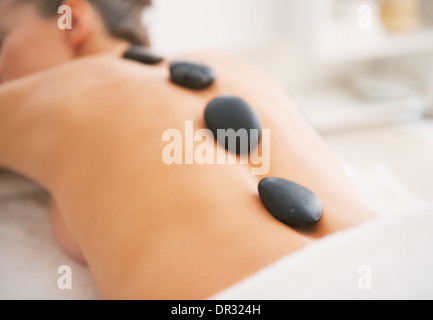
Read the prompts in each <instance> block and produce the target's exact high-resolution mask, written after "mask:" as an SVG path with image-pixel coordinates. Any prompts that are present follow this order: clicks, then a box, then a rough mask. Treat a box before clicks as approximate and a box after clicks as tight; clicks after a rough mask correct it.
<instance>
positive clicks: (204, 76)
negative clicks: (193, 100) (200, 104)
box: [170, 61, 215, 90]
mask: <svg viewBox="0 0 433 320" xmlns="http://www.w3.org/2000/svg"><path fill="white" fill-rule="evenodd" d="M170 74H171V80H172V81H173V82H174V83H176V84H178V85H180V86H182V87H185V88H189V89H195V90H200V89H206V88H207V87H209V86H210V85H211V84H212V83H213V82H214V81H215V72H214V71H213V70H212V69H211V68H209V67H208V66H205V65H203V64H200V63H196V62H191V61H175V62H173V63H172V64H171V65H170Z"/></svg>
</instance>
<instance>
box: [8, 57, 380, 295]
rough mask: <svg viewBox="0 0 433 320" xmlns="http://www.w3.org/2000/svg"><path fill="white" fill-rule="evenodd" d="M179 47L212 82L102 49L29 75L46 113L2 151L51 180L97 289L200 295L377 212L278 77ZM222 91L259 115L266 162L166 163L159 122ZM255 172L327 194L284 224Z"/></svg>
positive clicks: (165, 125)
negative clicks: (185, 79) (175, 78)
mask: <svg viewBox="0 0 433 320" xmlns="http://www.w3.org/2000/svg"><path fill="white" fill-rule="evenodd" d="M188 58H191V59H195V60H199V61H202V62H204V63H206V64H208V65H210V66H212V67H213V68H214V69H215V71H216V72H217V75H218V77H217V81H216V83H215V84H214V85H213V86H212V87H211V88H210V89H208V90H205V91H201V92H197V91H190V90H187V89H183V88H180V87H178V86H176V85H174V84H172V83H171V82H170V81H169V73H168V65H167V64H166V63H163V64H160V65H158V66H153V67H152V66H144V65H140V64H136V63H132V62H124V61H120V60H118V59H109V58H91V59H87V60H83V61H77V62H74V63H73V65H72V64H71V65H70V66H64V67H62V68H61V69H59V70H56V71H53V72H51V73H47V74H45V75H44V76H42V77H41V79H37V78H36V77H35V78H34V79H32V81H30V80H27V81H28V84H27V87H30V88H33V89H35V88H38V91H37V92H35V93H33V94H32V95H31V99H30V100H31V101H29V100H26V101H25V103H24V102H23V105H26V106H27V108H30V107H32V108H43V109H44V110H43V112H42V111H41V113H40V116H41V119H42V115H43V114H44V115H45V117H44V118H43V124H40V126H41V128H37V127H38V124H34V126H35V129H34V130H35V132H36V133H35V132H34V135H33V138H32V139H30V138H28V137H27V140H29V141H28V143H29V146H30V143H31V145H32V147H31V148H30V147H29V148H28V149H29V151H28V154H27V155H28V157H27V156H24V157H20V160H19V161H15V160H17V159H18V152H17V153H16V155H14V154H13V152H11V153H10V156H9V158H7V159H6V160H5V165H8V166H9V167H10V168H12V169H15V170H17V171H20V172H22V173H24V174H27V175H29V176H31V177H33V178H34V179H36V180H37V181H39V182H40V183H41V184H43V185H45V186H46V187H47V188H48V189H49V191H50V192H51V193H52V195H53V197H54V198H55V199H56V200H57V202H58V205H59V208H60V211H61V213H62V217H63V219H64V221H65V223H66V226H67V228H68V229H69V231H70V232H71V234H72V235H73V237H74V238H75V239H76V241H77V242H78V244H79V245H80V247H81V248H82V250H83V253H84V256H85V258H86V260H87V262H88V264H89V266H90V268H91V269H92V272H93V274H94V276H95V279H96V282H97V285H98V288H99V290H100V292H101V295H102V297H104V298H151V299H159V298H162V299H166V298H175V299H176V298H178V299H191V298H198V299H202V298H208V297H210V296H211V295H213V294H216V293H218V292H219V291H221V290H223V289H224V288H227V287H228V286H230V285H233V284H235V283H236V282H238V281H240V280H242V279H243V278H245V277H247V276H249V275H252V274H253V273H255V272H257V271H258V270H260V269H262V268H263V267H265V266H267V265H270V264H271V263H273V262H275V261H276V260H278V259H279V258H281V257H283V256H284V255H287V254H289V253H291V252H294V251H296V250H298V249H300V248H302V247H304V246H306V245H308V244H309V243H310V242H312V241H314V240H315V239H318V238H321V237H323V236H326V235H328V234H330V233H333V232H335V231H338V230H343V229H347V228H350V227H353V226H356V225H358V224H360V223H362V222H363V221H365V220H367V219H369V218H371V217H373V216H374V214H373V213H372V212H370V211H369V210H368V209H367V208H366V207H365V206H364V205H363V204H362V202H361V200H360V199H359V198H358V196H357V195H356V192H355V191H354V189H353V187H352V186H351V185H350V183H349V181H348V180H347V178H346V177H345V176H344V174H343V172H342V171H341V169H340V167H339V165H338V162H337V161H336V159H335V158H334V157H333V155H332V154H331V153H330V152H329V151H328V149H327V148H326V146H325V145H324V144H323V142H322V141H321V139H320V137H319V136H318V135H317V134H316V133H315V132H314V131H313V130H312V129H311V128H310V127H309V125H308V124H306V122H305V121H304V120H303V119H302V118H301V117H300V115H299V114H298V112H297V111H296V110H295V109H294V108H293V107H292V106H291V103H290V100H289V98H288V97H287V95H286V94H285V92H284V90H283V89H282V88H280V87H279V86H278V84H276V83H275V82H274V81H272V80H271V79H269V78H268V77H267V76H266V75H264V74H262V73H261V72H259V71H257V70H255V69H253V68H251V67H249V66H247V65H245V64H243V63H242V62H240V61H238V60H236V59H233V58H230V57H226V56H224V55H219V54H209V53H206V54H194V55H189V56H188ZM41 82H44V85H40V84H38V83H41ZM50 87H51V89H52V91H51V92H50V93H49V98H46V97H44V93H47V91H48V90H50ZM28 90H29V92H34V91H35V90H33V91H32V90H31V89H28ZM0 94H1V93H0ZM220 94H234V95H237V96H239V97H241V98H243V99H244V100H246V101H247V102H249V103H250V104H251V105H252V106H253V108H254V109H255V110H256V111H257V113H258V114H259V116H260V118H261V121H262V124H263V128H265V129H270V134H271V139H270V147H271V149H270V151H271V153H270V154H271V158H270V159H271V163H270V170H269V172H268V174H266V175H264V176H254V175H252V174H251V166H250V165H240V164H237V165H231V164H226V165H211V164H206V165H199V164H184V165H171V166H169V165H167V164H166V163H164V161H163V159H162V154H163V150H164V148H165V147H166V145H167V142H165V141H163V139H162V136H163V134H164V132H165V131H166V130H167V129H176V130H179V132H184V130H185V121H193V123H194V129H195V130H198V129H201V128H204V127H205V124H204V120H203V114H204V110H205V107H206V105H207V104H208V102H209V101H210V100H211V99H212V98H214V97H216V96H218V95H220ZM23 108H24V107H23ZM17 117H18V118H19V117H20V116H18V115H17ZM21 117H22V115H21ZM41 121H42V120H41ZM0 137H1V133H0ZM53 137H54V138H53ZM0 139H1V138H0ZM27 140H25V141H27ZM1 143H2V142H1V140H0V145H1ZM208 143H212V146H214V143H213V142H208ZM5 144H6V142H5ZM195 144H196V145H197V144H198V142H195ZM24 147H25V146H24ZM41 150H43V152H41ZM183 150H184V149H183ZM12 151H13V150H12ZM184 151H185V150H184ZM0 159H1V157H0ZM35 163H37V165H35ZM265 176H275V177H280V178H286V179H289V180H292V181H294V182H297V183H299V184H301V185H304V186H305V187H307V188H309V189H311V190H312V191H314V192H315V193H316V194H317V195H318V196H319V197H320V198H321V200H322V202H323V205H324V216H323V219H322V220H321V221H320V222H319V224H318V225H317V226H315V227H314V228H311V229H308V230H295V229H292V228H289V227H287V226H285V225H283V224H281V223H280V222H278V221H277V220H275V219H274V218H273V217H272V216H271V215H270V214H269V213H268V212H267V211H266V209H265V208H264V207H263V205H262V204H261V202H260V199H259V197H258V192H257V185H258V182H259V181H260V179H262V178H264V177H265Z"/></svg>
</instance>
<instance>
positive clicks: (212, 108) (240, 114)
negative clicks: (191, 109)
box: [204, 95, 262, 155]
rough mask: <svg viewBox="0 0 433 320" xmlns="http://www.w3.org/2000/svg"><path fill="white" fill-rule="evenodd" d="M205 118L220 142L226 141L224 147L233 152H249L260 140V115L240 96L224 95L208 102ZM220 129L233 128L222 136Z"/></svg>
mask: <svg viewBox="0 0 433 320" xmlns="http://www.w3.org/2000/svg"><path fill="white" fill-rule="evenodd" d="M204 118H205V122H206V126H207V127H208V129H210V130H211V131H212V133H213V134H214V137H215V139H218V143H219V144H221V145H222V144H223V143H224V147H225V148H226V149H227V150H228V151H230V152H232V153H235V154H238V155H244V154H248V153H249V152H250V151H251V150H254V149H255V148H256V147H257V145H258V144H259V142H260V139H261V136H262V126H261V123H260V119H259V116H258V115H257V113H256V112H255V111H254V109H253V108H252V107H251V106H250V105H249V104H248V103H246V102H245V101H244V100H242V99H240V98H238V97H235V96H231V95H224V96H219V97H217V98H215V99H214V100H212V101H211V102H210V103H209V104H208V106H207V108H206V111H205V115H204ZM219 129H221V130H229V129H233V130H229V131H226V134H227V135H226V136H221V134H219V133H218V130H219ZM242 129H243V130H242ZM240 137H242V138H240Z"/></svg>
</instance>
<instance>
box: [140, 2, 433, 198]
mask: <svg viewBox="0 0 433 320" xmlns="http://www.w3.org/2000/svg"><path fill="white" fill-rule="evenodd" d="M145 22H146V24H147V25H148V27H149V30H150V34H151V39H152V42H153V47H154V49H155V50H156V51H158V52H161V53H163V54H165V55H167V56H170V55H175V54H177V53H180V52H184V51H188V50H196V49H215V50H222V51H225V52H228V53H231V54H235V55H237V56H240V57H242V58H244V59H246V60H248V61H249V62H250V63H252V64H253V65H255V66H257V67H259V68H261V69H264V70H265V71H267V72H268V73H269V74H271V75H272V76H273V77H274V78H276V79H277V80H279V81H280V83H281V84H282V85H283V86H284V87H285V88H286V89H287V92H288V93H289V94H290V96H291V97H292V99H293V103H294V104H295V105H296V107H298V108H299V109H300V110H301V112H302V113H303V114H304V115H305V117H306V118H307V120H308V121H309V122H310V123H312V125H313V126H314V127H315V128H316V129H317V130H318V131H319V132H320V133H321V135H322V136H323V137H324V138H325V140H326V141H327V143H328V145H329V146H330V147H331V148H332V149H333V150H334V151H335V153H336V154H337V155H339V156H340V157H341V159H342V160H344V161H346V162H347V163H349V164H351V165H354V166H356V167H357V168H359V169H360V170H362V169H364V170H366V171H365V173H366V174H365V176H368V173H369V174H370V175H371V178H375V179H376V180H377V179H379V176H380V175H381V174H384V172H385V171H386V173H385V175H386V176H387V178H390V177H391V176H392V177H393V178H395V179H397V180H398V182H400V183H401V184H402V186H403V187H404V188H406V189H407V190H408V191H409V192H410V193H412V194H413V195H414V196H416V197H417V198H419V199H422V200H423V201H429V202H432V201H433V121H432V118H431V116H432V115H433V1H431V0H382V1H381V0H206V1H202V0H183V1H176V0H154V7H153V8H152V9H151V10H150V11H149V12H148V13H147V14H146V16H145ZM379 167H380V168H381V169H380V170H379V169H378V168H379ZM385 168H386V170H384V169H385ZM377 181H379V180H377ZM373 183H376V182H374V181H373ZM378 183H379V182H378ZM396 184H397V181H396ZM364 191H366V190H364Z"/></svg>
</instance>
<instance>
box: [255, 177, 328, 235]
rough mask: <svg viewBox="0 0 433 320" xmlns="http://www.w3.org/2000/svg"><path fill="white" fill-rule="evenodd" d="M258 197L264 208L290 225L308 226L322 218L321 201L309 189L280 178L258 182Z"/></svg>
mask: <svg viewBox="0 0 433 320" xmlns="http://www.w3.org/2000/svg"><path fill="white" fill-rule="evenodd" d="M259 194H260V198H261V199H262V202H263V204H264V206H265V207H266V209H267V210H268V211H269V212H270V213H271V214H272V215H273V216H274V217H275V218H276V219H278V220H279V221H281V222H283V223H285V224H287V225H288V226H290V227H308V226H312V225H314V224H316V223H317V222H319V221H320V219H321V218H322V212H323V206H322V201H321V200H320V199H319V197H318V196H316V195H315V194H314V193H313V192H311V191H310V190H308V189H306V188H304V187H303V186H300V185H299V184H296V183H294V182H291V181H289V180H285V179H280V178H265V179H263V180H262V181H260V183H259Z"/></svg>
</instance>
